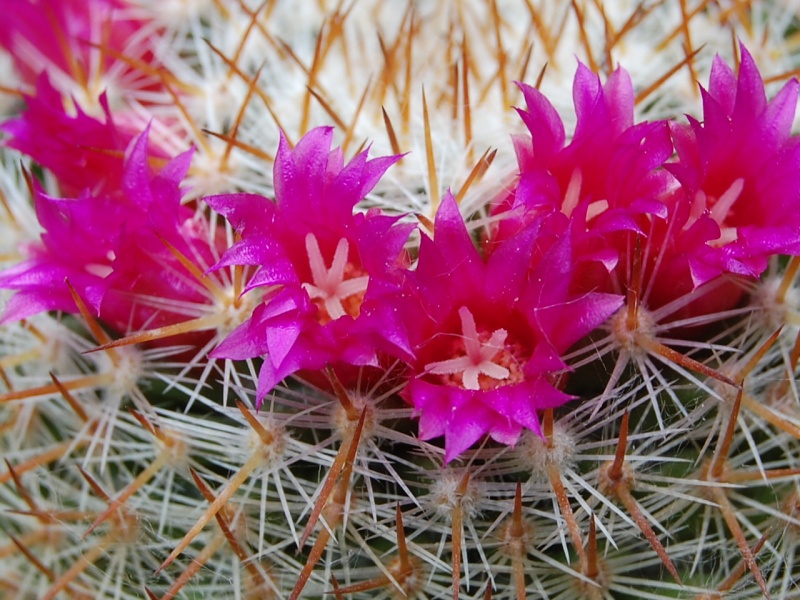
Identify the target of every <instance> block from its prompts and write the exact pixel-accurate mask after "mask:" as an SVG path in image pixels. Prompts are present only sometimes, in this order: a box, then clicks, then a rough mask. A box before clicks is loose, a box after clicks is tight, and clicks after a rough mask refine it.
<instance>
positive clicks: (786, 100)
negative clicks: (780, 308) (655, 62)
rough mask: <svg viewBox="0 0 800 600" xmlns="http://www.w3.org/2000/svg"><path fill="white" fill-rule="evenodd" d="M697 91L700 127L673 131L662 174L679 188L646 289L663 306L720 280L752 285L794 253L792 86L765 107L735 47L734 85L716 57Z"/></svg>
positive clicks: (797, 165) (798, 237)
mask: <svg viewBox="0 0 800 600" xmlns="http://www.w3.org/2000/svg"><path fill="white" fill-rule="evenodd" d="M701 92H702V97H703V117H704V118H703V122H702V123H701V122H699V121H697V120H695V119H693V118H691V117H688V119H689V124H688V125H679V124H672V127H671V130H672V136H673V138H674V140H675V148H676V150H677V156H678V159H677V161H675V162H673V163H670V164H669V165H667V169H668V170H669V171H670V172H671V173H673V174H674V175H675V177H676V178H677V180H678V181H679V182H680V184H681V188H680V190H678V191H677V192H676V194H677V198H676V200H675V201H676V202H677V203H679V204H680V205H681V207H680V210H681V211H682V213H683V214H681V215H680V216H679V217H678V218H677V219H676V223H675V224H674V225H673V228H674V231H675V233H674V241H672V242H671V243H672V245H673V246H674V251H673V253H672V255H669V256H667V257H665V260H664V267H663V270H662V275H661V276H660V277H659V279H660V280H661V281H660V282H659V283H658V284H657V285H656V287H655V289H654V294H656V295H663V296H665V297H667V298H670V297H675V294H676V293H677V294H679V293H681V292H686V291H689V290H691V289H693V288H696V287H699V286H701V285H703V284H704V283H707V282H709V281H711V280H712V279H714V278H716V277H718V276H720V275H721V274H722V273H730V274H734V275H742V276H747V277H758V276H759V275H761V273H763V271H764V270H765V269H766V267H767V262H768V259H769V257H770V256H773V255H776V254H791V255H797V254H800V186H798V175H800V141H798V138H796V137H791V127H792V122H793V119H794V114H795V109H796V106H797V98H798V82H797V80H795V79H792V80H791V81H789V82H787V83H786V85H784V86H783V88H782V89H781V90H780V92H778V94H777V95H776V96H775V97H774V98H773V99H772V100H771V101H769V102H768V101H767V98H766V92H765V90H764V82H763V80H762V79H761V75H760V74H759V72H758V69H757V68H756V65H755V62H754V61H753V58H752V57H751V56H750V54H749V53H748V52H747V50H746V49H745V48H742V60H741V66H740V69H739V74H738V77H737V76H736V75H735V74H734V73H733V71H732V70H731V68H730V67H729V66H728V65H727V64H725V62H724V61H723V60H722V59H721V58H719V57H717V58H716V59H715V60H714V64H713V66H712V69H711V77H710V81H709V89H708V90H705V89H702V90H701ZM676 281H678V282H681V283H682V285H681V286H680V287H681V288H682V289H677V288H676V286H675V282H676ZM667 282H669V283H667ZM737 298H738V295H737V294H733V295H732V296H731V297H730V298H729V300H730V301H729V302H727V304H729V305H732V304H733V303H735V302H736V299H737Z"/></svg>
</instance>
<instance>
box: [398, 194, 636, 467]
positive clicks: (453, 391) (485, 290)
mask: <svg viewBox="0 0 800 600" xmlns="http://www.w3.org/2000/svg"><path fill="white" fill-rule="evenodd" d="M546 221H547V219H546V218H539V219H537V220H535V221H532V222H531V223H529V224H528V225H527V226H526V227H525V228H524V229H523V230H522V231H520V232H519V233H517V234H516V235H514V236H512V237H510V238H508V239H507V240H504V241H503V242H502V243H500V244H499V245H498V246H497V247H496V248H495V249H494V251H493V252H492V254H491V256H489V257H488V258H487V259H485V260H484V258H482V257H481V256H480V254H479V253H478V250H477V249H476V248H475V246H474V244H473V241H472V240H471V239H470V236H469V234H468V232H467V228H466V224H465V223H464V220H463V218H462V216H461V214H460V212H459V210H458V206H457V205H456V203H455V200H454V199H453V197H452V196H450V195H448V196H446V197H445V199H444V200H443V201H442V204H441V206H440V207H439V210H438V212H437V214H436V221H435V227H434V237H433V239H431V238H428V237H426V236H423V238H422V241H421V245H420V254H419V262H418V265H417V268H416V270H415V271H413V272H410V273H409V274H408V281H407V292H406V295H405V299H404V304H403V311H404V315H405V317H406V319H407V322H408V325H407V326H408V330H409V337H410V339H411V342H412V345H413V350H414V353H415V355H416V356H415V360H414V361H413V364H412V371H413V373H412V376H411V380H410V381H409V383H408V386H407V388H406V390H405V391H404V394H405V396H406V398H407V399H408V401H409V402H410V403H411V404H413V406H414V407H415V409H416V410H417V411H418V412H419V413H420V425H419V433H420V437H421V438H422V439H426V440H427V439H431V438H434V437H438V436H441V435H444V436H445V447H446V450H445V460H446V461H450V460H452V459H453V458H455V457H456V456H458V455H459V454H460V453H462V452H463V451H464V450H466V449H467V448H469V447H470V446H472V445H473V444H474V443H475V442H476V441H478V440H479V439H480V438H481V437H483V436H484V435H486V434H488V435H489V436H491V437H492V439H494V440H495V441H497V442H500V443H502V444H514V443H516V441H517V440H518V439H519V436H520V434H521V433H522V431H523V429H530V430H532V431H534V432H537V433H541V430H540V425H539V415H538V411H540V410H543V409H546V408H554V407H557V406H561V405H562V404H564V403H565V402H567V401H569V400H570V399H572V396H569V395H567V394H566V393H564V392H563V391H561V390H560V389H558V388H557V387H556V386H555V385H554V376H555V375H556V374H557V373H560V372H562V371H564V370H566V369H567V365H566V364H565V363H564V361H563V360H562V359H561V355H562V354H563V353H564V352H565V351H566V350H567V349H568V348H569V347H570V346H571V345H572V344H574V343H575V342H576V341H578V340H579V339H580V338H582V337H583V336H584V335H586V334H587V333H589V332H590V331H592V330H593V329H594V328H595V327H597V326H598V325H600V324H601V323H603V322H604V321H605V320H606V318H608V316H609V315H611V314H612V313H613V312H614V311H616V310H617V309H618V308H619V307H620V306H621V304H622V298H621V297H620V296H616V295H610V294H597V293H588V294H584V295H580V296H575V295H574V294H572V293H571V292H570V288H571V285H572V277H573V273H574V268H573V255H572V245H571V237H570V235H564V236H561V237H560V239H558V240H557V241H556V240H554V239H552V238H551V240H550V241H551V242H552V246H551V247H550V248H549V249H546V250H542V248H537V246H538V245H539V244H540V243H541V242H542V240H543V239H544V236H542V233H543V231H544V230H545V229H546V228H547V226H548V224H547V223H546ZM537 254H539V255H540V257H539V260H535V261H533V263H532V258H531V257H532V256H537Z"/></svg>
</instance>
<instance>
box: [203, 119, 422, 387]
mask: <svg viewBox="0 0 800 600" xmlns="http://www.w3.org/2000/svg"><path fill="white" fill-rule="evenodd" d="M332 139H333V130H332V129H331V128H327V127H326V128H318V129H314V130H312V131H311V132H309V133H308V134H306V135H305V136H304V137H303V138H302V139H301V140H300V141H299V142H298V143H297V145H296V147H295V148H294V149H291V148H290V146H289V144H288V142H287V141H286V139H285V138H283V137H282V138H281V141H280V146H279V148H278V154H277V158H276V160H275V167H274V171H275V174H274V181H275V201H274V202H273V201H272V200H270V199H268V198H264V197H262V196H257V195H254V194H228V195H222V196H217V197H213V198H208V199H207V202H208V204H209V205H210V206H211V207H212V208H213V209H214V210H216V211H217V212H219V213H221V214H222V215H224V216H225V217H226V218H227V219H228V220H229V221H230V222H231V224H232V225H233V226H234V228H235V229H236V230H237V231H238V232H239V233H240V234H241V237H242V239H241V241H240V242H238V243H236V244H234V245H233V247H231V248H230V249H229V250H228V251H227V252H226V253H225V254H224V255H223V257H222V259H221V260H220V262H219V263H218V264H217V265H216V268H220V267H224V266H230V265H252V266H256V267H258V271H257V272H256V273H255V275H254V276H253V277H252V278H251V279H250V281H249V283H248V284H247V288H246V290H251V289H253V288H256V287H260V288H264V289H265V300H264V303H263V304H261V305H260V306H259V307H257V308H256V309H255V311H254V313H253V315H252V317H251V318H250V319H249V320H247V321H246V322H245V323H243V324H242V325H241V326H240V327H239V328H238V329H236V330H235V331H234V332H233V333H231V335H230V336H229V337H228V338H226V339H225V340H224V341H223V342H222V344H220V346H219V347H217V348H216V349H215V350H214V352H213V356H214V357H221V358H235V359H242V358H252V357H255V356H262V355H264V356H265V360H264V363H263V366H262V368H261V373H260V375H259V383H258V394H257V395H258V398H259V400H261V399H263V397H264V395H265V394H267V393H268V392H269V391H270V390H271V389H272V388H273V387H274V386H275V385H276V384H277V383H279V382H280V381H281V380H282V379H284V378H285V377H287V376H288V375H291V374H292V373H294V372H296V371H298V370H301V369H320V368H322V367H324V366H325V365H326V364H329V363H336V362H341V363H343V364H348V365H355V366H367V365H373V366H377V365H378V361H379V357H378V354H379V352H381V351H383V352H388V353H390V354H393V355H395V356H409V354H410V352H409V347H408V343H407V340H406V337H405V333H404V332H403V329H402V326H401V324H400V321H399V319H398V318H397V317H396V316H395V314H394V310H393V308H392V301H393V298H394V297H395V296H397V295H398V294H399V293H400V287H399V281H400V279H399V277H400V270H399V267H400V266H402V260H403V245H404V244H405V242H406V239H407V238H408V235H409V233H410V231H411V226H409V225H402V224H399V223H398V222H397V218H395V217H389V216H387V215H384V214H382V213H381V212H380V211H379V210H377V209H373V210H370V211H368V212H366V213H362V212H354V208H355V206H356V204H357V203H358V202H360V201H361V200H362V199H363V198H364V196H365V195H366V194H368V193H369V192H370V190H371V189H372V188H373V186H374V185H375V184H376V183H377V182H378V180H379V179H380V177H381V176H382V175H383V174H384V173H385V172H386V170H387V169H388V168H389V167H390V166H391V165H392V164H394V163H395V162H397V160H399V158H400V156H387V157H383V158H376V159H372V160H367V152H366V151H365V152H362V153H360V154H358V155H357V156H356V157H354V158H353V159H352V160H351V161H350V162H349V163H347V164H346V165H345V164H344V160H343V154H342V151H341V149H339V148H336V149H334V150H331V142H332Z"/></svg>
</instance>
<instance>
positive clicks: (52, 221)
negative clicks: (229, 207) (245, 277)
mask: <svg viewBox="0 0 800 600" xmlns="http://www.w3.org/2000/svg"><path fill="white" fill-rule="evenodd" d="M191 155H192V153H191V152H186V153H184V154H181V155H180V156H178V157H176V158H174V159H172V160H171V161H169V162H168V163H167V165H166V166H165V167H164V168H163V169H161V171H159V172H158V173H153V172H152V170H151V169H150V167H149V166H148V163H147V156H148V150H147V131H145V132H144V133H143V134H142V135H140V136H139V137H137V138H136V139H135V140H134V141H133V142H132V144H131V147H130V148H129V152H128V155H127V157H126V158H125V161H124V168H123V174H122V177H121V181H120V187H119V188H118V189H116V190H105V191H104V192H103V193H100V194H96V195H95V194H92V193H90V192H88V191H87V192H84V193H83V194H81V195H80V196H79V197H78V198H75V199H59V198H52V197H50V196H47V195H46V194H45V193H44V192H43V191H42V190H41V189H36V190H35V197H34V202H35V208H36V213H37V216H38V218H39V222H40V224H41V225H42V227H43V228H44V233H43V234H42V240H41V243H40V244H35V245H32V246H30V247H28V248H26V249H24V250H25V252H26V253H27V254H28V256H29V258H28V260H26V261H23V262H22V263H20V264H18V265H16V266H15V267H12V268H11V269H8V270H6V271H4V272H2V273H0V287H2V288H6V289H14V290H18V292H17V294H16V295H14V296H13V297H12V298H11V300H10V301H9V303H8V305H7V307H6V311H5V314H4V315H3V321H5V322H8V321H13V320H18V319H22V318H25V317H28V316H30V315H33V314H36V313H38V312H41V311H47V310H60V311H65V312H71V313H74V312H77V307H76V306H75V303H74V301H73V300H72V297H71V294H70V293H69V289H68V288H67V286H66V284H65V280H66V279H69V282H70V283H71V284H72V286H73V287H74V288H75V289H76V290H77V291H78V293H79V294H80V295H81V297H82V298H83V300H84V301H86V302H87V303H88V305H89V307H90V308H91V309H92V310H93V312H94V314H95V315H96V316H98V317H100V319H101V320H103V321H104V322H105V323H106V324H108V325H109V326H110V327H112V328H113V329H114V330H116V331H118V332H122V333H126V332H129V331H131V330H138V329H142V328H144V327H159V326H163V325H168V324H172V323H176V322H179V321H182V320H185V319H186V317H187V315H186V314H185V311H186V306H188V305H191V303H201V304H207V303H208V301H209V300H208V297H207V296H206V295H205V294H204V293H203V290H202V286H201V285H200V284H199V283H198V282H197V281H196V280H195V279H194V277H193V276H192V275H191V274H190V273H189V272H188V271H187V270H186V268H185V267H184V266H183V265H181V264H180V261H179V260H178V259H177V258H176V257H175V255H174V254H173V252H172V251H171V250H170V249H169V247H168V246H167V245H166V244H165V243H164V241H166V242H168V243H169V244H170V245H172V246H173V247H174V248H176V249H177V250H178V251H180V252H181V253H182V254H184V256H187V257H190V258H191V259H192V260H195V261H197V262H198V263H199V264H200V268H201V269H205V268H208V267H209V266H210V265H211V264H213V263H214V261H215V260H216V256H218V254H217V249H215V248H212V246H211V242H210V238H211V237H212V236H211V233H210V231H209V225H208V223H207V222H206V221H205V220H204V219H203V218H201V217H197V216H196V215H195V212H194V211H193V210H192V209H190V208H188V207H186V206H182V205H181V203H180V200H181V196H182V190H181V187H180V185H181V182H182V181H183V178H184V176H185V174H186V171H187V169H188V167H189V163H190V161H191ZM220 237H222V236H220ZM223 239H224V238H223ZM170 301H175V302H174V307H173V306H172V305H171V302H170ZM192 316H193V315H192Z"/></svg>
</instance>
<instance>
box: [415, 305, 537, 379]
mask: <svg viewBox="0 0 800 600" xmlns="http://www.w3.org/2000/svg"><path fill="white" fill-rule="evenodd" d="M458 316H459V317H460V318H461V333H462V336H461V337H460V338H459V341H458V343H457V344H456V345H455V348H454V354H457V355H459V356H455V357H454V358H450V359H447V360H440V361H435V362H431V363H428V364H427V365H425V373H427V374H433V375H442V376H444V380H445V382H447V383H449V384H451V385H460V386H462V387H463V388H465V389H468V390H476V391H477V390H490V389H494V388H496V387H500V386H501V385H507V384H509V383H517V382H519V381H522V379H523V374H522V371H521V370H520V368H519V361H518V360H517V358H516V357H515V356H514V354H513V353H512V352H511V351H509V349H508V348H507V347H506V344H505V342H506V338H507V337H508V332H507V331H506V330H505V329H496V330H495V331H493V332H492V333H491V334H490V335H487V334H485V333H481V334H479V333H478V329H477V327H476V325H475V318H474V317H473V316H472V313H471V312H470V311H469V309H468V308H467V307H466V306H462V307H461V308H460V309H458Z"/></svg>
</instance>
